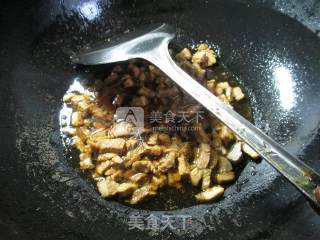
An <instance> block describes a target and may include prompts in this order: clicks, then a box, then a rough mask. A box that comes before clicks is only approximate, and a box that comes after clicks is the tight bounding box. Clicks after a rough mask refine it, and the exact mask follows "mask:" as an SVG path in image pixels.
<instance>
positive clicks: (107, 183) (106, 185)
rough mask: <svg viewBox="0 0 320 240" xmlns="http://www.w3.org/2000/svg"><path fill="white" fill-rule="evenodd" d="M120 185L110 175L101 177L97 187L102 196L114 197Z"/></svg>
mask: <svg viewBox="0 0 320 240" xmlns="http://www.w3.org/2000/svg"><path fill="white" fill-rule="evenodd" d="M119 185H120V184H119V183H117V182H115V181H113V180H112V179H111V178H110V177H107V178H103V179H100V180H99V181H98V182H97V187H98V190H99V192H100V194H101V196H102V197H112V196H114V195H116V193H117V190H118V188H119Z"/></svg>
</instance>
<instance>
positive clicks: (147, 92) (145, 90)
mask: <svg viewBox="0 0 320 240" xmlns="http://www.w3.org/2000/svg"><path fill="white" fill-rule="evenodd" d="M138 93H139V94H140V95H142V96H145V97H147V98H154V97H155V96H156V94H155V92H154V91H152V90H151V89H149V88H147V87H141V88H140V89H139V90H138Z"/></svg>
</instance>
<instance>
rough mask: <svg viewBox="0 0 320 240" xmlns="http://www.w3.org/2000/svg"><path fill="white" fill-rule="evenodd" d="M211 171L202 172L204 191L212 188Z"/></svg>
mask: <svg viewBox="0 0 320 240" xmlns="http://www.w3.org/2000/svg"><path fill="white" fill-rule="evenodd" d="M211 171H212V170H211V169H207V168H206V169H203V171H202V190H205V189H207V188H209V187H210V184H211Z"/></svg>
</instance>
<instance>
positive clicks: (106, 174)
mask: <svg viewBox="0 0 320 240" xmlns="http://www.w3.org/2000/svg"><path fill="white" fill-rule="evenodd" d="M117 172H118V169H116V168H113V167H111V168H109V169H108V170H106V171H105V172H104V175H105V176H112V175H113V174H115V173H117Z"/></svg>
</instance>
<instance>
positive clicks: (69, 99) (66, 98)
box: [63, 92, 77, 103]
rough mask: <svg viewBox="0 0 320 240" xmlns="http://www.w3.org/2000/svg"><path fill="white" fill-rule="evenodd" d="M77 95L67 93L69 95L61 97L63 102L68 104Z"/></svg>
mask: <svg viewBox="0 0 320 240" xmlns="http://www.w3.org/2000/svg"><path fill="white" fill-rule="evenodd" d="M76 95H77V94H76V93H74V92H69V93H66V94H65V95H64V96H63V101H64V102H65V103H69V102H70V101H71V99H72V98H73V97H74V96H76Z"/></svg>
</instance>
